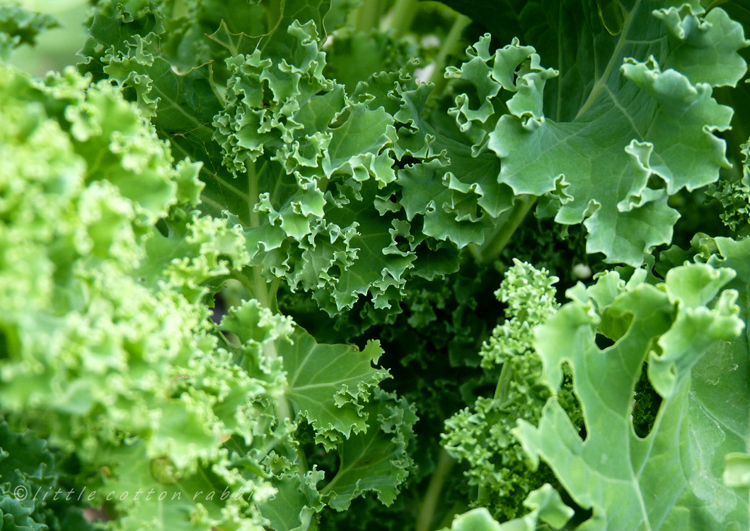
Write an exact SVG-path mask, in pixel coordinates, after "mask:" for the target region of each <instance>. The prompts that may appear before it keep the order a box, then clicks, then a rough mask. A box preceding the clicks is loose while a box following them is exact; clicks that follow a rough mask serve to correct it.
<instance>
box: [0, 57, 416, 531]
mask: <svg viewBox="0 0 750 531" xmlns="http://www.w3.org/2000/svg"><path fill="white" fill-rule="evenodd" d="M0 76H1V77H0V80H1V82H0V98H1V99H2V105H1V106H0V107H1V108H2V111H0V113H1V115H2V120H3V123H4V128H3V131H2V133H1V134H2V137H1V138H0V154H1V155H2V157H3V160H4V161H5V163H6V165H5V166H4V169H5V170H7V172H5V171H4V173H3V177H2V179H3V180H2V181H0V186H2V188H1V190H2V199H3V201H2V211H1V212H0V216H2V217H0V220H1V222H2V224H1V225H0V241H2V255H1V256H2V261H1V262H0V286H2V288H0V304H1V305H2V307H3V308H4V312H3V315H2V318H1V320H0V331H1V334H0V338H2V355H3V364H2V379H3V385H2V388H1V389H0V400H1V401H2V404H3V411H4V412H6V413H7V414H8V415H10V417H11V418H13V419H14V422H15V423H16V424H17V425H18V426H20V427H29V428H32V429H33V430H35V432H36V433H38V434H39V435H40V436H43V437H45V438H47V439H48V440H49V442H50V444H52V445H54V446H55V447H58V448H60V449H61V450H62V451H63V452H65V453H67V454H73V455H74V456H75V458H76V459H77V460H78V461H79V462H80V471H79V472H78V474H77V480H78V482H79V483H78V488H83V485H86V486H87V487H88V488H91V489H92V490H94V491H98V492H99V493H100V494H99V495H98V496H95V497H94V498H91V499H87V501H88V503H91V504H93V505H94V506H96V505H97V504H101V503H102V502H106V501H109V500H106V499H105V496H106V494H107V493H109V492H116V493H120V494H121V493H132V496H131V497H127V496H126V497H125V498H124V499H119V498H115V499H118V500H119V502H117V503H114V504H112V505H111V506H110V507H109V509H108V510H110V511H111V516H112V517H115V516H116V517H117V528H118V529H140V528H142V526H143V525H145V524H144V523H146V522H147V523H148V525H150V526H154V527H155V528H157V529H177V528H180V529H182V528H185V529H187V528H188V527H186V526H189V527H190V528H192V529H195V528H196V527H195V526H199V527H198V528H200V529H211V528H216V527H222V526H242V528H243V529H261V528H262V526H263V525H264V523H267V522H269V521H270V522H272V525H273V526H274V527H276V528H282V527H283V526H282V527H278V526H281V525H282V524H280V523H279V518H280V517H281V516H280V515H282V516H283V518H282V519H283V520H284V521H286V522H287V524H288V525H289V526H290V527H298V526H300V525H308V524H309V523H310V520H311V518H312V516H313V514H314V513H315V512H319V511H320V510H322V508H323V507H324V504H329V505H330V506H332V507H335V508H339V509H341V508H345V507H346V506H347V505H348V504H349V503H350V501H351V499H353V498H355V497H357V496H359V495H361V494H362V493H364V492H368V491H374V492H376V493H377V494H378V496H379V497H380V499H381V500H382V501H383V503H386V504H390V503H391V502H392V500H393V499H394V498H395V496H396V494H397V492H398V486H399V485H400V484H401V483H402V482H403V481H404V480H405V478H406V477H407V475H408V473H409V469H410V468H411V466H412V465H411V459H410V458H409V456H408V455H407V454H406V447H407V446H408V444H409V441H410V439H411V438H412V437H413V433H412V431H411V425H412V424H414V422H415V421H416V417H415V415H414V412H413V409H412V407H411V406H410V405H409V404H408V403H406V402H405V401H403V400H401V399H399V398H398V397H397V396H395V395H394V394H389V393H385V392H383V391H381V390H379V389H377V385H378V384H379V383H380V382H381V381H382V380H383V379H384V378H386V377H387V376H388V374H387V372H386V371H383V370H379V369H375V368H373V367H372V364H373V363H374V362H376V361H377V359H378V357H379V356H380V354H381V353H382V351H381V350H380V348H379V347H378V345H377V343H371V344H370V345H368V347H367V348H366V349H365V350H364V351H363V352H361V353H359V351H358V350H357V349H355V348H353V347H350V346H345V345H337V346H333V345H318V344H317V343H316V342H315V341H314V340H313V339H312V338H311V337H310V336H309V335H307V334H306V333H305V332H304V331H303V330H301V329H300V328H298V327H296V326H295V325H294V323H293V322H292V321H291V320H290V319H289V318H286V317H283V316H279V315H274V314H272V313H271V311H270V310H269V309H267V308H263V307H261V306H260V305H259V303H258V302H256V301H254V300H250V301H246V302H245V303H244V304H242V305H241V306H240V307H239V308H237V309H236V310H232V311H231V312H230V314H229V315H228V316H227V317H225V318H224V319H223V320H222V321H221V323H220V324H219V325H215V324H214V323H213V322H212V321H211V319H210V315H211V312H210V308H209V304H210V305H212V304H213V302H212V301H213V299H212V296H213V294H214V293H215V292H216V291H218V290H219V289H220V283H221V282H222V281H223V280H225V279H226V278H227V277H228V275H229V273H230V271H232V270H241V269H242V267H243V266H245V265H247V263H248V262H249V260H250V259H249V255H248V253H247V250H246V246H245V239H244V236H243V234H242V232H241V231H240V230H238V229H236V228H230V227H229V226H228V225H227V221H226V220H225V219H224V220H219V219H214V218H211V217H209V216H202V215H200V214H199V213H198V212H197V211H191V210H190V208H191V207H192V205H194V203H195V202H196V201H197V194H198V193H199V192H200V190H201V189H202V187H203V185H202V184H201V183H200V182H199V181H198V180H197V179H196V174H197V172H198V170H199V165H198V164H195V163H189V162H187V161H183V162H180V163H178V164H176V165H175V164H174V161H173V159H172V156H171V153H170V149H169V146H168V144H167V143H166V142H165V141H162V140H159V139H158V138H157V136H156V134H155V131H154V130H153V128H152V127H151V126H150V124H149V123H148V122H147V121H146V120H145V119H144V117H143V116H142V115H141V114H140V113H139V112H138V110H137V109H136V107H135V106H134V104H132V103H129V102H127V101H125V100H124V99H123V98H122V95H121V94H120V92H119V90H118V89H116V88H114V87H112V86H111V85H109V84H107V83H105V82H100V83H98V84H92V83H91V81H90V79H88V78H85V77H81V76H80V75H79V74H77V73H76V72H75V71H73V70H68V71H66V72H65V73H64V74H62V75H51V76H49V77H48V78H46V79H45V80H44V81H34V80H31V79H30V78H28V77H27V76H26V75H24V74H22V73H20V72H19V71H17V70H15V69H11V68H8V67H2V70H0ZM29 161H34V162H33V164H29V163H28V162H29ZM219 330H222V331H224V333H231V334H234V335H233V336H232V335H228V336H227V335H225V334H224V333H220V332H219ZM332 357H333V361H332V359H331V358H332ZM303 367H304V371H303V370H302V369H303ZM303 420H304V421H305V422H308V423H310V424H311V425H312V426H313V427H314V429H315V430H316V433H317V434H318V441H319V442H320V443H321V445H322V448H323V449H324V450H328V451H336V452H337V453H338V454H339V455H340V460H341V464H340V467H339V469H338V470H337V471H336V474H335V477H332V478H328V479H329V481H328V482H327V485H326V486H325V490H323V491H322V492H318V491H317V489H316V485H317V483H319V482H321V481H323V480H324V479H325V475H324V474H323V473H322V472H320V471H316V469H315V466H314V464H313V463H310V468H309V469H307V466H308V465H307V462H306V459H305V456H304V455H302V454H298V453H297V448H298V443H297V442H296V439H295V433H296V430H297V426H298V423H299V422H302V421H303ZM6 431H7V430H6ZM8 437H9V439H8V441H4V442H3V446H2V447H3V449H4V451H5V452H7V453H8V456H7V458H6V465H7V466H6V468H7V469H8V470H10V471H11V472H12V471H13V470H16V469H18V470H21V471H25V470H26V469H25V468H24V466H26V465H22V463H23V462H24V461H23V459H25V458H24V456H23V455H21V454H19V453H18V451H17V449H16V447H17V446H18V445H17V444H15V445H14V443H13V441H14V440H15V439H14V437H15V438H16V439H17V438H18V437H20V435H14V434H13V433H11V432H9V433H8ZM28 437H32V436H31V435H28ZM6 443H7V444H6ZM30 444H31V443H30ZM33 445H37V446H38V445H43V443H41V442H38V441H37V442H34V443H33ZM40 448H41V447H40ZM371 452H375V453H377V456H375V457H373V456H372V455H371ZM8 459H10V461H8ZM45 459H47V458H45ZM47 460H49V459H47ZM50 463H51V461H50ZM51 466H52V465H51V464H50V465H49V468H51ZM102 467H103V468H102ZM43 468H44V467H42V469H40V470H41V472H39V474H42V475H41V476H39V474H37V473H36V472H34V471H29V472H28V475H27V476H28V477H27V476H23V477H20V476H19V477H16V476H15V475H13V474H11V473H3V489H4V490H3V493H4V497H3V501H2V504H3V505H2V509H1V510H2V511H3V513H4V514H5V515H7V517H8V518H10V520H8V522H9V523H8V525H10V523H11V522H16V524H17V525H25V524H24V522H25V520H24V518H26V519H27V520H28V519H29V518H31V519H36V520H34V522H35V524H34V525H37V524H39V525H41V524H43V523H44V522H45V521H46V520H44V518H47V517H46V516H44V515H46V514H47V513H44V512H43V511H42V509H35V508H34V504H33V503H23V502H22V501H20V498H19V497H18V492H17V491H16V490H15V489H17V488H18V487H21V486H25V487H27V488H28V489H29V490H31V488H32V487H34V486H37V483H38V481H37V482H33V481H32V482H30V480H29V479H28V478H31V477H32V476H33V477H36V476H39V477H38V478H37V479H38V480H39V481H42V483H40V484H39V486H43V487H45V488H53V487H55V488H56V487H57V484H56V483H55V481H57V480H54V481H53V479H54V478H52V479H50V480H49V481H47V480H45V477H46V476H45V475H44V474H45V472H44V470H43ZM97 471H98V472H97ZM362 471H366V475H367V477H368V478H369V479H368V480H367V481H362V480H361V478H360V477H359V474H360V473H362ZM19 473H20V472H19ZM24 473H25V472H24ZM49 473H50V474H51V473H52V470H50V471H49ZM35 474H36V475H35ZM75 486H76V485H75V484H74V485H73V488H75ZM149 491H155V492H156V494H157V495H159V494H161V493H162V492H166V493H167V497H166V498H162V499H161V500H158V501H157V500H154V499H151V500H147V499H145V496H146V493H148V492H149ZM136 492H141V493H143V496H142V497H141V498H140V500H139V499H137V498H136V497H135V493H136ZM196 493H204V496H203V497H202V498H196V496H197V494H196ZM209 493H211V494H210V497H209ZM227 493H231V494H232V496H231V497H228V495H227ZM243 493H245V494H244V496H243ZM222 494H224V495H225V496H224V497H223V498H222ZM118 495H119V494H118ZM225 500H227V501H226V502H225ZM107 505H110V504H109V503H107ZM42 508H43V506H42ZM290 511H291V512H290ZM39 514H41V515H42V516H43V519H41V520H40V519H39V518H42V517H37V515H39ZM11 515H15V516H11ZM62 516H63V515H60V518H62ZM71 518H72V516H71ZM79 518H80V517H79ZM29 525H31V523H29ZM55 525H57V524H55Z"/></svg>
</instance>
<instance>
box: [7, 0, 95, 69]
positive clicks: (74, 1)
mask: <svg viewBox="0 0 750 531" xmlns="http://www.w3.org/2000/svg"><path fill="white" fill-rule="evenodd" d="M18 4H20V5H22V6H24V7H25V8H26V9H28V10H29V11H33V12H37V13H48V14H50V15H52V16H53V17H55V19H57V21H58V22H59V23H60V27H58V28H53V29H50V30H49V31H46V32H43V33H42V34H41V35H40V36H39V38H38V39H37V46H36V47H34V48H33V49H32V48H31V47H29V46H21V47H20V48H18V49H17V50H16V51H15V52H14V53H13V55H12V56H11V59H10V63H11V64H14V65H16V66H18V67H19V68H22V69H23V70H25V71H27V72H29V73H31V74H33V75H42V74H44V73H46V72H47V71H49V70H61V69H63V68H65V67H66V66H68V65H74V64H76V63H77V62H78V58H77V56H76V52H77V51H78V50H80V49H81V47H82V46H83V42H84V40H85V38H86V33H85V30H84V27H83V23H84V21H85V20H86V14H87V13H88V11H89V9H90V5H89V3H88V1H87V0H20V1H19V0H0V6H4V5H18Z"/></svg>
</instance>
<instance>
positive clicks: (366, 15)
mask: <svg viewBox="0 0 750 531" xmlns="http://www.w3.org/2000/svg"><path fill="white" fill-rule="evenodd" d="M382 11H383V10H382V5H381V1H380V0H364V2H363V4H362V5H361V6H359V7H358V8H357V9H356V10H354V11H353V12H352V17H353V19H352V18H350V21H351V22H352V25H353V26H354V27H355V28H356V29H357V31H361V32H369V31H371V30H374V29H376V28H377V27H378V23H379V22H380V17H381V15H382Z"/></svg>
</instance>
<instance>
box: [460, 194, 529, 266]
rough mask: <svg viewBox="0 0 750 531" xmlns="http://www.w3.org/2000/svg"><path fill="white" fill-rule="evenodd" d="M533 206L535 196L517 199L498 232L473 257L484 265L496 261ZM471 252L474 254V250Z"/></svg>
mask: <svg viewBox="0 0 750 531" xmlns="http://www.w3.org/2000/svg"><path fill="white" fill-rule="evenodd" d="M535 204H536V196H532V195H527V196H521V197H520V198H518V200H517V201H516V203H515V204H514V205H513V210H512V211H511V213H510V217H509V218H508V220H507V221H505V223H503V224H502V225H500V227H498V230H497V231H496V232H495V234H494V236H493V237H491V238H490V239H489V240H487V241H486V242H485V243H484V244H482V246H481V247H480V248H479V250H478V252H475V253H474V257H475V258H477V259H478V261H479V262H481V263H484V264H489V263H491V262H492V261H493V260H496V259H497V258H498V257H499V256H500V253H502V252H503V250H504V249H505V247H507V246H508V244H509V243H510V240H511V238H512V237H513V234H515V232H516V230H518V227H520V226H521V223H523V220H524V219H526V216H527V215H528V214H529V212H530V211H531V208H532V207H533V206H534V205H535ZM472 252H474V250H473V251H472Z"/></svg>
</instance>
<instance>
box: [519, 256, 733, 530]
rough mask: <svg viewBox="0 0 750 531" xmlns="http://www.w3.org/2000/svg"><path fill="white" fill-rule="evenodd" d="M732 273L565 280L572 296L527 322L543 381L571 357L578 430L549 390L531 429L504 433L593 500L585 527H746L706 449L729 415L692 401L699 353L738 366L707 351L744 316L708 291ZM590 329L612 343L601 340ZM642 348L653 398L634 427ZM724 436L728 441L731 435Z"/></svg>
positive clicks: (720, 344) (723, 371) (698, 388)
mask: <svg viewBox="0 0 750 531" xmlns="http://www.w3.org/2000/svg"><path fill="white" fill-rule="evenodd" d="M733 276H734V272H733V271H732V270H729V269H713V268H712V267H710V266H708V265H704V264H698V265H696V264H693V265H686V266H681V267H678V268H675V269H673V270H671V271H670V272H669V273H668V274H667V277H666V284H665V285H664V286H662V287H661V289H659V288H658V287H654V286H652V285H650V284H645V283H642V279H643V278H644V277H645V275H643V274H641V273H637V274H635V275H634V276H633V278H631V281H630V282H629V283H628V284H625V283H624V282H622V281H621V280H620V279H619V276H618V275H617V274H616V273H608V274H607V275H605V276H603V277H601V278H599V281H598V283H597V284H596V285H595V286H593V287H591V288H589V290H588V291H584V290H583V289H576V290H571V291H569V295H570V296H571V297H574V300H573V302H570V303H568V304H567V305H565V306H563V307H562V309H561V310H560V311H559V312H558V313H557V314H556V315H555V316H554V317H552V318H551V319H550V320H549V321H548V322H547V323H546V324H545V325H543V326H542V327H541V328H539V329H537V342H536V347H537V349H538V352H539V355H540V356H541V357H542V359H543V361H544V364H545V371H546V374H547V377H548V379H549V381H550V383H551V385H552V388H553V389H556V388H557V387H558V386H559V385H560V382H561V377H562V372H561V363H562V362H563V361H566V362H568V363H570V364H571V366H572V371H573V376H574V386H575V391H576V394H577V396H578V398H579V400H580V402H581V407H582V409H583V413H584V420H585V424H586V439H585V440H582V439H581V438H580V436H579V434H578V433H577V432H576V430H575V429H574V428H573V426H572V424H571V422H570V420H569V419H568V417H567V416H566V415H565V413H564V412H563V410H562V408H561V407H560V406H559V405H558V404H557V402H555V401H550V402H548V403H547V405H546V406H545V409H544V413H543V417H542V419H541V421H540V423H539V427H538V428H537V427H534V426H532V425H530V424H528V423H526V422H523V421H521V422H520V423H519V426H518V428H517V429H516V430H515V434H516V436H517V437H518V438H519V440H520V441H521V443H522V445H523V446H524V448H525V449H526V451H527V452H528V454H529V456H530V457H531V459H532V461H533V462H535V463H536V462H537V461H538V459H539V457H542V458H543V459H544V460H545V461H546V462H547V463H548V464H549V465H550V466H551V467H552V469H553V470H554V472H555V474H556V475H557V476H558V478H559V479H560V481H561V482H562V484H563V485H564V486H565V488H566V490H567V491H568V492H569V493H570V494H571V495H572V496H573V498H574V499H575V500H576V502H577V503H579V504H580V505H581V506H583V507H586V508H591V509H592V510H593V514H592V517H591V518H590V519H589V520H588V521H587V522H586V523H585V524H584V528H585V529H587V530H588V529H591V530H596V529H602V530H603V529H608V530H616V529H622V530H636V529H642V530H656V529H664V530H672V529H674V530H677V529H680V530H688V529H690V530H692V529H695V530H696V531H697V530H699V529H707V528H710V529H723V528H731V526H732V525H734V526H739V528H744V527H747V525H748V509H747V500H746V499H745V500H744V501H743V500H741V499H740V498H738V497H736V496H735V495H733V494H732V493H731V492H730V491H729V490H728V489H726V488H725V487H723V485H722V484H721V479H720V477H721V473H722V471H723V455H722V456H721V457H720V458H719V459H718V463H717V462H716V459H715V458H714V456H713V452H711V451H709V448H713V445H714V444H717V441H719V440H721V439H722V437H725V436H727V434H728V433H731V431H732V428H731V426H732V421H730V418H731V417H732V416H733V414H729V416H730V418H728V419H727V422H726V423H725V424H724V426H722V424H723V422H722V421H718V418H716V417H714V413H713V412H712V413H709V412H711V411H712V409H713V406H712V405H707V404H701V401H700V400H696V393H698V394H699V395H700V394H703V392H704V391H703V389H705V386H706V384H705V383H704V382H703V381H702V380H704V379H705V378H706V376H705V374H706V367H705V365H696V364H700V363H702V360H703V363H706V364H714V363H717V364H718V365H719V366H718V367H715V371H716V372H715V373H714V378H719V379H722V378H725V377H729V378H730V379H732V378H734V377H735V376H733V375H734V374H737V373H735V372H733V371H732V369H731V368H730V367H727V366H726V362H725V361H721V359H722V358H721V357H719V358H717V354H719V353H721V351H722V349H723V348H724V344H725V343H724V342H725V341H730V340H733V339H735V338H736V337H737V336H738V335H739V334H740V332H741V331H742V329H743V327H744V323H743V322H742V321H741V320H740V319H739V318H738V316H737V313H738V312H739V308H738V307H737V306H735V305H734V300H735V299H736V295H737V293H736V292H735V291H733V290H727V291H724V292H722V293H721V294H719V291H720V289H721V288H722V287H724V285H725V284H726V283H727V282H728V281H729V280H730V279H731V278H732V277H733ZM708 301H711V305H710V306H708V307H707V306H705V304H706V303H707V302H708ZM686 330H687V331H689V333H688V334H686V335H683V334H685V333H686ZM597 331H598V332H599V333H602V334H606V335H609V336H610V337H611V339H613V340H615V343H614V345H612V346H611V347H609V348H607V349H605V350H603V351H602V350H601V349H600V348H599V347H598V346H597V345H596V342H595V338H596V333H597ZM648 356H650V359H649V379H650V380H651V382H652V385H653V386H654V388H655V389H657V391H659V392H660V394H661V395H662V399H663V402H662V404H661V408H660V410H659V413H658V415H657V418H656V420H655V422H654V426H653V428H652V430H651V432H650V433H649V434H648V436H646V437H645V438H640V437H638V436H637V435H636V434H635V432H634V430H633V426H632V419H631V414H632V401H633V391H634V388H635V384H636V382H637V381H638V378H639V376H640V372H641V370H643V363H644V361H646V360H647V357H648ZM722 357H723V356H722ZM691 377H692V378H691ZM742 377H743V378H745V377H746V376H744V375H743V376H742ZM693 382H695V384H693ZM711 394H712V393H711V392H710V391H709V392H708V395H707V396H710V395H711ZM716 413H718V412H716ZM720 415H721V414H720ZM745 417H747V415H746V414H745ZM709 418H711V419H715V420H711V421H708V419H709ZM719 418H721V417H719ZM717 421H718V422H717ZM743 422H745V423H747V418H745V419H744V421H743ZM727 428H728V429H727ZM730 438H731V439H732V440H733V441H734V442H731V443H729V446H730V447H731V446H734V445H735V444H736V442H737V440H736V439H734V435H732V436H731V437H730ZM725 448H726V447H722V449H725ZM716 457H717V458H718V457H719V456H716ZM709 463H710V464H709ZM717 464H718V465H720V466H719V467H718V469H717Z"/></svg>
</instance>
